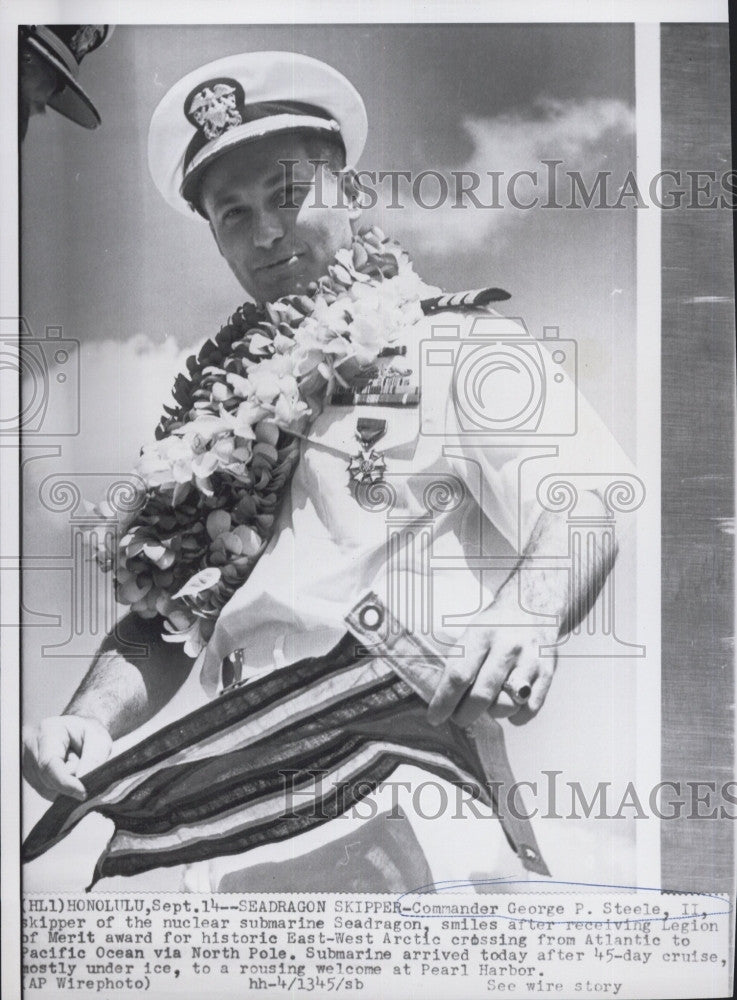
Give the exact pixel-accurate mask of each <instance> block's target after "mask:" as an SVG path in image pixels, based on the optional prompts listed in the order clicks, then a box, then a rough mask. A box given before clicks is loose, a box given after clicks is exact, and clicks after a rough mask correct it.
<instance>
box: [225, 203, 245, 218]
mask: <svg viewBox="0 0 737 1000" xmlns="http://www.w3.org/2000/svg"><path fill="white" fill-rule="evenodd" d="M243 212H244V209H242V208H240V207H239V206H236V205H234V206H233V207H232V208H229V209H228V210H227V211H226V212H224V213H223V222H235V221H236V219H239V218H240V217H241V216H242V215H243Z"/></svg>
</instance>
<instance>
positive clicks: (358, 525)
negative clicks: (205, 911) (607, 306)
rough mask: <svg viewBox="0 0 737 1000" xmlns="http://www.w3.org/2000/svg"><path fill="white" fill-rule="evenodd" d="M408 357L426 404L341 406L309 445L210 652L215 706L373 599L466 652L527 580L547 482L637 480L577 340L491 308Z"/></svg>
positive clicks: (414, 341) (443, 322)
mask: <svg viewBox="0 0 737 1000" xmlns="http://www.w3.org/2000/svg"><path fill="white" fill-rule="evenodd" d="M546 343H547V344H549V346H550V347H551V348H552V350H549V348H548V346H546ZM406 348H407V354H406V357H400V358H397V359H392V360H393V361H396V363H397V364H398V365H399V366H400V367H402V368H404V369H406V370H409V371H410V372H411V374H410V376H409V378H408V381H409V382H410V383H411V384H418V385H420V387H421V394H422V398H421V403H420V405H419V406H415V407H412V406H406V407H405V406H374V405H368V406H367V405H357V406H337V405H331V404H328V405H326V406H325V407H324V409H323V412H322V413H321V414H320V415H319V416H318V417H317V418H316V419H315V420H314V422H313V424H312V425H311V428H310V429H309V431H308V432H307V437H308V438H309V440H308V441H303V442H302V446H301V458H300V462H299V465H298V467H297V469H296V472H295V474H294V477H293V479H292V482H291V486H290V488H289V490H288V495H287V497H286V498H285V502H284V505H283V507H282V510H281V512H280V515H279V518H278V522H277V528H276V531H275V534H274V537H273V539H272V541H271V543H270V545H269V546H268V548H267V550H266V551H265V553H264V554H263V556H262V558H261V559H260V561H259V563H258V564H257V565H256V567H255V569H254V570H253V572H252V574H251V576H250V577H249V579H248V580H247V581H246V583H245V584H244V585H243V586H242V587H241V588H240V590H239V591H238V592H237V593H236V594H235V595H234V596H233V598H232V599H231V601H230V602H229V603H228V604H227V605H226V606H225V608H224V609H223V611H222V612H221V614H220V617H219V619H218V622H217V625H216V628H215V632H214V634H213V637H212V639H211V640H210V643H209V646H208V649H207V650H206V652H205V655H204V658H203V665H202V674H201V676H202V682H203V684H204V686H205V688H206V690H207V691H208V692H209V693H211V694H213V693H215V691H216V690H217V687H218V684H219V681H220V667H221V663H222V660H223V659H224V658H225V657H226V656H227V655H228V654H230V653H232V652H233V651H234V650H242V651H243V652H242V660H243V666H244V676H248V675H249V674H250V673H251V672H252V671H260V670H263V669H269V668H273V667H279V666H283V665H285V664H288V663H291V662H295V661H296V660H299V659H302V658H303V657H306V656H315V655H319V654H322V653H324V652H326V651H327V650H328V649H329V648H331V646H332V645H334V644H335V643H336V642H337V641H338V640H339V639H340V637H341V636H342V635H343V634H344V632H345V626H344V624H343V618H344V615H345V614H346V613H347V612H348V611H349V610H350V609H351V608H352V607H353V606H354V604H355V603H356V602H357V601H358V600H359V599H360V598H361V597H363V596H364V594H366V593H367V591H369V590H373V591H375V592H376V593H377V594H378V595H379V596H380V597H381V598H382V599H383V600H384V601H385V603H387V604H388V605H389V607H390V609H391V610H392V612H393V613H394V615H395V617H397V618H399V620H400V621H401V622H402V623H403V624H404V625H405V626H406V627H407V628H409V629H413V630H418V631H421V632H422V633H423V634H424V635H425V636H426V637H427V638H428V639H429V640H430V642H431V643H433V642H434V643H435V644H436V645H438V646H439V647H440V648H441V649H442V648H450V645H452V643H453V642H454V639H455V638H456V637H457V636H458V634H459V633H460V632H461V631H463V628H464V627H465V625H464V622H465V619H466V617H467V616H469V615H471V614H473V613H474V612H476V611H478V610H479V609H480V608H481V607H484V606H487V605H488V604H489V603H490V602H491V600H492V599H493V596H494V592H495V589H496V588H497V587H498V586H499V584H500V583H501V582H503V580H504V579H505V578H506V577H507V576H508V575H509V572H510V571H511V569H512V568H513V567H514V564H515V560H516V558H517V557H518V554H519V553H520V552H521V551H522V549H523V548H524V545H525V543H526V541H527V539H528V538H529V534H530V531H531V529H532V527H533V525H534V523H535V521H536V520H537V518H538V516H539V514H540V512H541V510H542V509H543V508H542V507H541V504H540V501H539V499H538V491H539V489H540V486H541V483H542V484H543V487H544V485H545V482H546V481H547V480H546V477H551V476H556V475H563V476H569V475H571V474H580V473H585V474H588V475H591V477H592V480H591V481H592V485H594V484H595V479H596V476H594V475H593V474H598V473H601V474H605V475H611V474H613V473H621V472H623V471H626V470H627V468H628V463H627V461H626V459H624V457H623V455H622V453H621V451H620V449H619V446H618V445H616V443H615V442H614V441H613V439H612V437H611V435H610V434H609V432H608V431H607V430H606V429H605V428H604V426H603V424H602V422H601V420H600V419H599V418H598V416H596V414H595V413H594V412H593V410H592V409H591V407H590V406H589V405H588V404H587V403H586V402H585V400H584V399H583V397H581V396H580V394H579V393H578V392H577V390H576V386H575V381H574V377H575V347H573V346H572V345H571V343H570V342H558V341H549V342H543V343H541V342H540V341H536V340H535V339H534V338H532V337H530V336H529V334H528V333H527V331H526V330H525V329H524V327H523V326H522V325H521V324H520V323H519V322H517V321H515V320H510V319H505V318H503V317H500V316H498V315H497V314H496V313H493V312H492V311H490V310H473V311H471V312H468V311H466V312H462V311H458V310H455V311H454V310H447V311H444V312H441V313H436V314H434V315H429V316H425V317H423V319H421V320H420V322H418V323H417V324H416V325H415V326H413V327H411V328H409V329H408V330H407V334H406ZM513 415H514V418H513ZM360 417H371V418H379V419H383V420H385V421H386V428H387V429H386V433H385V435H384V437H383V438H382V439H381V440H380V441H379V442H378V443H377V445H376V448H377V449H378V450H380V451H381V452H383V454H384V456H385V461H386V472H385V476H384V482H383V483H378V484H376V485H375V486H374V487H373V488H372V489H369V490H368V492H367V493H366V494H365V495H364V497H363V501H362V502H359V500H358V499H357V496H356V490H355V487H353V488H351V486H350V477H349V473H348V470H347V466H348V462H349V457H350V456H351V455H354V454H356V453H357V452H358V448H359V446H358V441H357V438H356V426H357V420H358V419H359V418H360ZM573 431H575V433H572V432H573Z"/></svg>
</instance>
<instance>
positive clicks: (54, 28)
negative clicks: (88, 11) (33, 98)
mask: <svg viewBox="0 0 737 1000" xmlns="http://www.w3.org/2000/svg"><path fill="white" fill-rule="evenodd" d="M113 29H114V25H111V24H32V25H24V26H23V27H22V28H21V37H22V39H23V41H24V42H25V43H26V44H27V45H29V46H30V47H31V48H32V49H33V50H34V51H35V52H37V53H38V54H39V55H40V56H42V57H43V58H44V59H45V60H46V62H47V63H48V64H49V65H50V66H52V67H53V68H54V69H55V70H56V72H57V73H58V74H59V79H60V81H61V83H62V86H61V87H60V88H59V90H58V91H57V92H56V93H55V94H53V95H52V96H51V97H50V98H49V100H48V102H47V103H48V105H49V107H50V108H53V109H54V110H55V111H58V112H59V113H60V114H62V115H64V116H65V117H66V118H71V120H72V121H73V122H77V124H78V125H82V126H84V128H97V126H98V125H99V124H100V115H99V114H98V112H97V108H96V107H95V106H94V104H93V103H92V101H91V100H90V98H89V96H88V95H87V93H86V92H85V91H84V90H83V89H82V87H80V85H79V83H78V82H77V76H78V75H79V64H80V63H81V62H82V60H83V59H84V57H85V56H86V55H87V54H88V53H89V52H92V51H93V50H94V49H99V48H100V46H101V45H104V44H105V43H106V42H107V41H108V40H109V38H110V36H111V35H112V33H113Z"/></svg>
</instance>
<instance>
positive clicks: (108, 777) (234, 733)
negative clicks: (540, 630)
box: [23, 634, 547, 888]
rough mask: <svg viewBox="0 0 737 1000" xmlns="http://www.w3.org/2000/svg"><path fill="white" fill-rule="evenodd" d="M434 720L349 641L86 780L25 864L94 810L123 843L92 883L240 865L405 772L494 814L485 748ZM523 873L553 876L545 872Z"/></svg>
mask: <svg viewBox="0 0 737 1000" xmlns="http://www.w3.org/2000/svg"><path fill="white" fill-rule="evenodd" d="M360 652H363V655H359V654H360ZM426 709H427V706H426V704H425V703H424V702H423V700H422V699H421V698H420V697H419V696H418V695H417V694H416V693H415V692H414V691H413V690H412V688H411V687H409V685H408V684H407V683H406V682H405V681H403V680H402V679H401V678H400V677H399V676H398V675H397V673H396V672H395V671H394V670H393V669H392V667H391V666H390V664H389V663H388V662H387V661H386V660H384V659H381V658H374V659H367V657H366V655H365V650H362V648H361V647H360V646H359V643H358V642H357V640H356V639H355V638H354V637H353V636H352V635H350V634H346V636H344V638H343V639H342V640H341V642H340V643H339V644H338V645H337V646H336V647H335V648H334V649H333V650H332V651H331V652H329V653H328V654H326V655H325V656H323V657H316V658H311V659H306V660H302V661H300V662H299V663H296V664H292V665H291V666H288V667H285V668H283V669H280V670H276V671H273V672H271V673H269V674H267V675H265V676H263V677H260V678H257V679H255V680H254V681H252V682H251V683H249V684H246V685H244V686H239V687H234V688H231V689H230V690H227V691H226V692H224V693H223V694H222V695H221V696H220V697H219V698H217V699H216V700H214V701H212V702H210V703H209V704H207V705H205V706H203V707H202V708H199V709H197V710H196V711H194V712H192V713H190V714H189V715H187V716H185V717H184V718H183V719H181V720H179V721H177V722H175V723H172V724H171V725H168V726H166V727H165V728H163V729H161V730H159V731H158V732H157V733H154V734H153V735H152V736H150V737H148V738H147V739H145V740H143V741H142V742H140V743H139V744H137V745H136V746H134V747H133V748H131V749H130V750H128V751H126V752H124V753H122V754H120V755H119V756H117V757H115V758H113V759H111V760H109V761H107V762H106V763H105V764H103V765H102V766H101V767H98V768H96V769H95V770H94V771H91V772H90V773H89V774H87V775H86V776H85V777H84V778H83V779H82V780H83V783H84V785H85V787H86V789H87V792H88V798H87V799H86V801H84V802H79V801H77V800H75V799H71V798H68V797H66V796H61V797H60V798H58V799H57V800H56V801H55V802H54V803H53V805H52V806H51V807H50V808H49V809H48V811H47V812H46V813H45V815H44V816H43V817H42V818H41V820H40V821H39V822H38V824H37V825H36V826H35V827H34V829H33V830H32V831H31V833H30V834H29V836H28V838H27V840H26V841H25V844H24V845H23V860H24V861H30V860H32V859H33V858H36V857H38V856H39V855H41V854H43V853H44V852H45V851H47V850H48V849H49V848H50V847H52V846H53V845H54V844H56V843H57V842H58V841H59V840H61V839H62V838H63V837H64V836H65V835H66V834H67V833H68V832H69V831H70V830H71V829H72V828H73V827H74V826H75V825H76V824H77V823H78V822H79V821H80V820H81V819H82V818H83V817H84V816H86V815H87V813H89V812H91V811H93V810H94V811H97V812H99V813H101V814H102V815H103V816H107V817H109V818H110V819H112V820H113V822H114V824H115V831H114V833H113V836H112V838H111V840H110V842H109V844H108V845H107V847H106V849H105V851H104V852H103V853H102V855H101V856H100V858H99V860H98V862H97V865H96V867H95V871H94V876H93V880H92V885H94V884H95V882H97V880H98V879H100V878H104V877H108V876H113V875H134V874H137V873H140V872H145V871H149V870H151V869H153V868H157V867H161V866H170V865H178V864H185V863H190V862H193V861H198V860H203V859H208V858H213V857H218V856H221V855H230V854H237V853H241V852H243V851H247V850H249V849H250V848H253V847H257V846H260V845H262V844H268V843H274V842H276V841H281V840H284V839H286V838H288V837H293V836H295V835H296V834H299V833H302V832H303V831H305V830H309V829H311V828H313V827H315V826H319V825H320V824H322V823H325V822H327V821H328V820H330V819H333V818H335V817H336V816H339V815H340V814H341V813H342V812H344V811H345V810H347V809H349V808H350V807H351V806H352V805H353V804H354V803H356V802H358V801H360V800H361V799H362V798H365V797H366V796H367V795H369V794H370V793H371V792H372V791H373V790H374V789H375V788H376V787H377V786H378V785H379V784H380V783H381V782H382V781H385V780H386V779H387V778H388V777H389V775H390V774H391V773H392V771H393V770H394V769H395V768H396V767H397V766H398V765H399V764H402V763H409V764H415V765H418V766H419V767H421V768H423V769H424V770H426V771H429V772H431V773H433V774H435V775H437V776H438V777H440V778H443V779H445V780H447V781H450V782H453V783H456V784H459V785H462V786H464V787H466V788H469V789H472V790H473V792H474V794H475V795H477V796H478V797H479V798H480V799H481V800H482V801H483V802H484V803H486V804H487V805H491V806H494V805H495V801H494V796H493V794H492V793H491V792H490V791H489V788H488V787H487V784H486V782H487V771H488V764H487V766H485V762H484V759H483V758H484V756H485V752H484V749H483V747H479V745H478V744H477V743H476V742H475V741H474V740H473V739H472V738H471V737H469V736H468V735H466V734H465V733H464V732H462V731H461V730H460V729H459V728H457V727H456V726H453V725H450V724H446V725H443V726H439V727H433V726H430V725H429V724H428V723H427V721H426ZM490 721H491V720H490ZM494 725H496V724H494ZM497 728H499V727H498V726H497ZM505 760H506V758H505ZM308 793H309V794H308ZM505 830H506V832H507V836H508V838H509V839H510V843H512V846H513V847H514V849H515V850H517V851H518V852H520V845H519V844H515V843H514V842H513V841H512V837H511V835H510V831H509V829H508V828H505ZM527 841H528V845H529V841H530V837H529V836H528V837H527ZM528 850H533V849H532V848H529V846H528ZM535 852H536V846H535ZM520 856H521V857H522V859H523V861H525V856H524V853H522V852H520ZM537 856H538V857H539V855H537ZM529 860H530V857H529V855H528V858H527V861H529ZM533 860H534V859H533ZM541 864H542V862H541ZM528 867H532V868H535V869H536V870H538V871H542V872H543V873H547V869H545V866H544V864H542V867H541V868H540V867H536V865H535V864H534V863H533V864H528ZM92 885H91V886H90V888H91V887H92Z"/></svg>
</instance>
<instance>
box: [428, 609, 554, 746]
mask: <svg viewBox="0 0 737 1000" xmlns="http://www.w3.org/2000/svg"><path fill="white" fill-rule="evenodd" d="M495 607H496V606H495ZM497 616H498V617H499V618H500V621H504V617H505V616H504V615H503V612H502V609H501V608H498V609H497V614H496V615H495V617H497ZM487 620H488V613H487ZM507 620H512V617H511V616H508V617H507ZM557 638H558V628H557V626H550V627H546V628H541V627H534V628H532V627H527V626H520V625H503V624H501V623H500V624H499V625H489V624H481V623H479V624H478V625H472V626H470V627H469V628H467V629H466V631H465V632H464V633H463V635H462V636H461V638H460V640H459V642H460V645H461V646H462V647H463V649H464V655H463V657H451V658H449V660H448V665H447V667H446V669H445V673H444V674H443V677H442V680H441V681H440V684H439V685H438V687H437V689H436V691H435V694H434V696H433V699H432V701H431V702H430V705H429V707H428V719H429V721H430V722H431V723H433V724H434V725H438V724H440V723H441V722H445V721H446V720H447V719H452V721H453V722H455V723H456V724H457V725H459V726H461V727H462V728H464V729H467V728H468V727H469V726H471V725H472V724H473V723H474V722H475V721H476V720H477V719H478V718H479V717H480V716H481V715H483V713H484V712H491V714H492V715H495V716H510V721H511V722H514V723H515V725H521V724H522V723H525V722H528V721H529V720H530V719H532V718H533V717H534V716H535V715H537V713H538V712H539V711H540V709H541V708H542V706H543V703H544V701H545V698H546V695H547V693H548V689H549V687H550V684H551V682H552V680H553V674H554V673H555V667H556V662H557V658H556V656H554V655H553V656H551V655H541V654H540V647H541V646H547V645H552V644H554V643H555V642H556V640H557ZM505 681H506V682H507V684H508V685H510V686H511V688H512V689H513V690H515V691H518V690H519V689H520V688H521V687H523V686H524V685H529V686H530V688H531V692H530V696H529V698H528V700H527V702H526V703H525V704H523V705H517V704H516V703H515V702H514V701H513V700H512V698H510V697H509V695H508V694H507V693H506V692H504V691H502V684H504V683H505Z"/></svg>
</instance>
